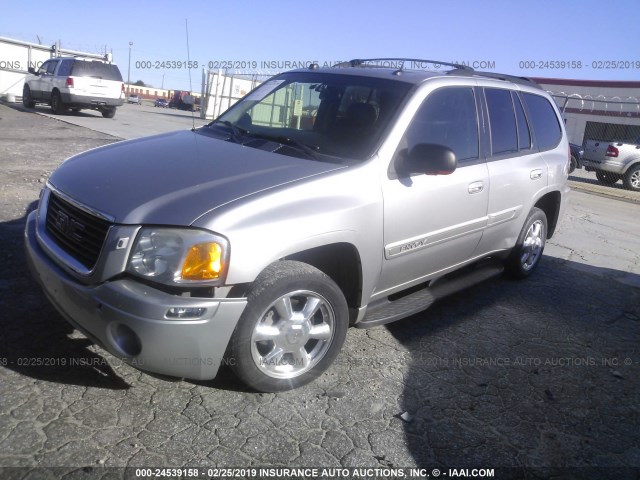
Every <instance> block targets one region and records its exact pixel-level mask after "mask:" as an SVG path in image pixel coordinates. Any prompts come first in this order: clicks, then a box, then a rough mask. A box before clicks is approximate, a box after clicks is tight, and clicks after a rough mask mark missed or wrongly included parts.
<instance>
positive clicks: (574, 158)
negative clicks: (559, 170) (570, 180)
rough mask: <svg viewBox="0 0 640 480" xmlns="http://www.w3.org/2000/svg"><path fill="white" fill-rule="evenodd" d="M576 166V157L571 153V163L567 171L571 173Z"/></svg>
mask: <svg viewBox="0 0 640 480" xmlns="http://www.w3.org/2000/svg"><path fill="white" fill-rule="evenodd" d="M577 166H578V159H577V158H576V157H575V156H574V155H571V163H570V164H569V173H573V171H574V170H575V169H576V167H577Z"/></svg>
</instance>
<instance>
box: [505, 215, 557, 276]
mask: <svg viewBox="0 0 640 480" xmlns="http://www.w3.org/2000/svg"><path fill="white" fill-rule="evenodd" d="M546 239H547V216H546V215H545V213H544V212H543V211H542V210H540V209H539V208H537V207H533V208H532V209H531V212H529V216H528V217H527V220H526V221H525V222H524V226H523V227H522V231H521V232H520V235H519V236H518V241H517V242H516V246H515V247H513V250H512V252H511V255H509V258H508V259H507V261H506V263H505V270H506V271H507V273H508V274H509V275H510V276H511V277H513V278H526V277H528V276H529V275H531V274H532V273H533V271H534V270H535V269H536V267H537V266H538V264H539V263H540V258H541V257H542V252H543V251H544V245H545V242H546Z"/></svg>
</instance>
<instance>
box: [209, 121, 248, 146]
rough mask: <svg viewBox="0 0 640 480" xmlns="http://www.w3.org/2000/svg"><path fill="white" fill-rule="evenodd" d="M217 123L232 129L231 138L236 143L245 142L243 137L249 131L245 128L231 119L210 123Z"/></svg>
mask: <svg viewBox="0 0 640 480" xmlns="http://www.w3.org/2000/svg"><path fill="white" fill-rule="evenodd" d="M216 124H220V125H224V126H225V127H229V129H230V130H231V140H233V141H234V142H236V143H240V144H242V143H243V141H242V137H244V136H245V135H246V134H247V133H248V132H247V131H246V130H245V129H244V128H240V127H239V126H237V125H236V124H235V123H233V122H230V121H229V120H221V121H220V120H218V121H215V122H211V123H210V125H216Z"/></svg>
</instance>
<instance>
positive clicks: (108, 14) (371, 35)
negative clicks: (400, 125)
mask: <svg viewBox="0 0 640 480" xmlns="http://www.w3.org/2000/svg"><path fill="white" fill-rule="evenodd" d="M26 5H27V4H26V3H25V2H24V1H16V0H3V1H2V4H1V6H0V36H3V37H9V38H14V39H18V40H25V41H29V42H34V43H42V44H43V45H51V44H54V43H55V42H56V41H60V44H61V46H62V47H63V48H70V49H74V50H81V51H88V52H95V53H98V52H100V53H104V52H105V51H107V52H112V54H113V59H114V62H115V63H117V64H118V66H119V67H120V70H121V72H122V74H123V77H124V78H125V80H126V78H127V75H128V67H129V42H133V45H132V47H131V58H130V61H131V63H130V66H131V73H130V78H131V82H135V81H137V80H142V81H143V82H145V83H146V84H151V85H153V86H155V87H164V88H170V89H180V90H187V89H189V85H190V81H189V70H190V72H191V85H192V88H191V89H192V90H194V91H200V88H201V82H202V68H203V67H205V68H208V67H212V68H214V69H216V68H220V67H222V68H224V67H227V66H230V67H232V68H234V67H235V68H237V70H239V71H242V72H246V71H251V72H254V71H260V72H261V73H276V72H278V71H282V70H286V69H289V68H287V67H296V66H297V65H299V64H304V63H308V62H314V61H317V62H319V63H320V64H321V65H323V64H325V63H326V64H333V63H335V62H337V61H341V60H348V59H352V58H379V57H404V58H426V59H431V60H440V61H447V62H458V63H465V64H469V65H470V66H472V67H474V68H476V69H477V70H486V71H497V72H501V73H506V74H511V75H519V76H529V77H545V78H572V79H590V80H636V81H638V80H640V28H638V25H640V8H639V7H640V1H638V0H609V1H607V2H604V1H601V0H600V1H594V0H585V1H572V0H555V1H547V0H538V1H536V0H533V1H531V0H529V1H518V0H512V1H506V0H504V1H503V0H495V1H489V0H485V1H480V0H448V1H447V0H433V1H428V0H424V1H418V0H393V1H389V0H386V1H378V0H369V1H366V2H355V1H351V2H350V1H348V0H323V1H314V2H311V1H294V0H271V1H267V2H257V1H253V2H251V1H235V2H228V1H227V2H225V1H221V0H209V1H203V2H196V1H191V0H181V1H165V0H159V1H153V2H144V1H138V2H135V1H133V2H132V1H127V2H124V1H119V0H115V1H109V2H106V1H91V2H88V1H86V0H85V1H76V0H67V1H65V2H56V3H55V5H54V4H52V3H51V2H48V1H47V2H45V1H40V0H31V1H30V2H28V8H29V10H31V11H33V12H37V11H39V12H41V14H34V15H28V14H25V6H26ZM187 25H188V39H189V49H187ZM187 57H189V58H190V60H191V62H192V64H191V66H192V67H193V68H191V69H188V68H186V67H187V66H188V65H187V64H186V61H187ZM180 62H182V63H180ZM287 62H288V64H287Z"/></svg>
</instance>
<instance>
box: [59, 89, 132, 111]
mask: <svg viewBox="0 0 640 480" xmlns="http://www.w3.org/2000/svg"><path fill="white" fill-rule="evenodd" d="M61 97H62V101H63V102H64V103H66V104H67V105H68V106H69V107H71V108H74V107H75V108H94V109H99V108H101V107H119V106H121V105H122V104H123V103H124V100H123V99H122V98H102V97H92V96H86V95H75V94H73V93H65V92H62V93H61Z"/></svg>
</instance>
